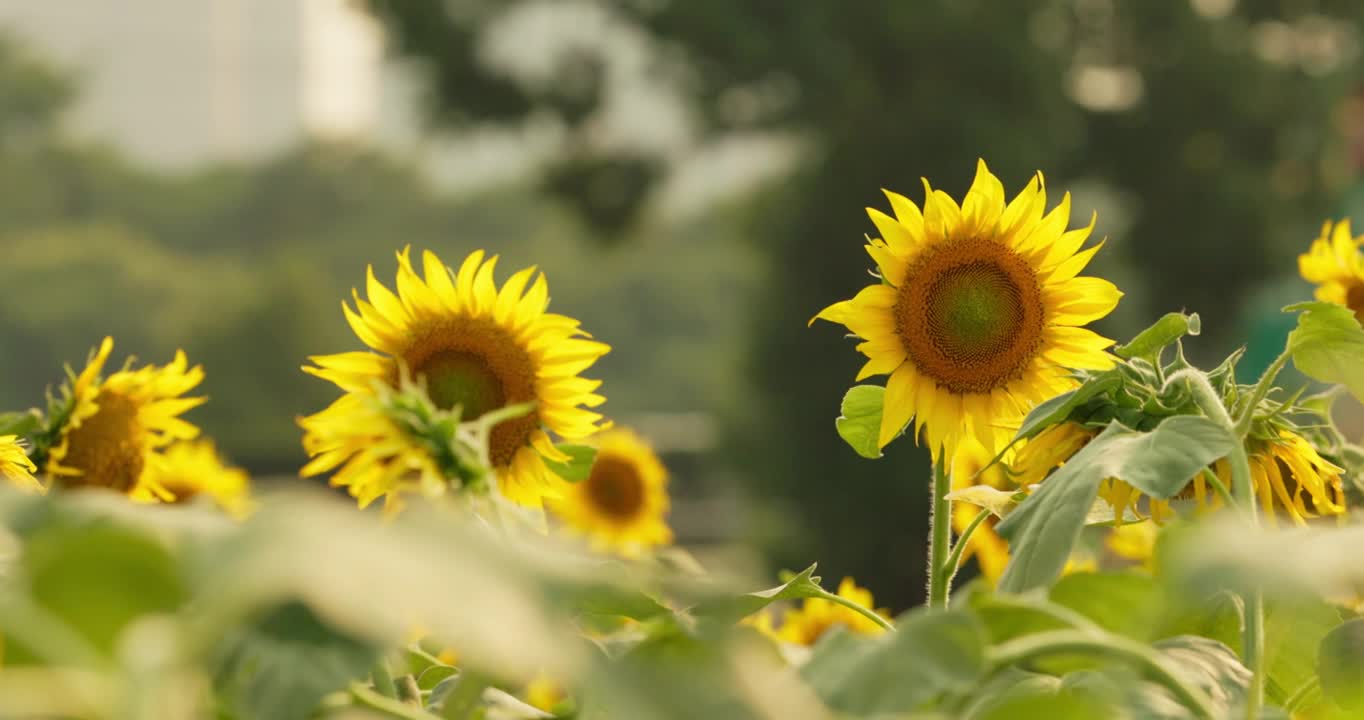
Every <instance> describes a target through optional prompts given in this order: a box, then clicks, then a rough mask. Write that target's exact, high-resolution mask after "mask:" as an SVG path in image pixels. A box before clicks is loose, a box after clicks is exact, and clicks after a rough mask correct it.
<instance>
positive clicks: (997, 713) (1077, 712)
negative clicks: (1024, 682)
mask: <svg viewBox="0 0 1364 720" xmlns="http://www.w3.org/2000/svg"><path fill="white" fill-rule="evenodd" d="M1120 712H1121V711H1120V710H1119V709H1118V708H1115V707H1113V706H1112V705H1110V704H1108V703H1104V702H1101V701H1099V700H1098V699H1096V698H1092V697H1086V696H1083V695H1076V694H1072V693H1068V692H1057V691H1056V690H1054V689H1053V690H1051V691H1047V690H1046V689H1044V688H1041V687H1037V686H1031V687H1022V688H1013V689H1010V690H1009V692H1008V693H1007V694H1006V695H1004V696H1003V697H1002V698H1000V699H999V701H998V702H994V703H991V704H990V706H989V707H988V709H986V710H984V711H983V712H981V713H980V714H973V715H970V716H969V718H970V720H1093V719H1094V718H1111V717H1120V715H1119V714H1118V713H1120Z"/></svg>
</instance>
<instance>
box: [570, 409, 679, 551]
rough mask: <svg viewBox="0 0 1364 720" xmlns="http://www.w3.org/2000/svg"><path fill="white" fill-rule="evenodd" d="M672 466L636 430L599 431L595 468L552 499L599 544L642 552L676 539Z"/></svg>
mask: <svg viewBox="0 0 1364 720" xmlns="http://www.w3.org/2000/svg"><path fill="white" fill-rule="evenodd" d="M667 486H668V471H667V468H665V467H664V466H663V463H662V462H661V461H660V460H659V459H658V456H657V455H655V454H654V451H653V449H652V448H650V447H649V445H648V444H647V443H645V442H644V440H642V439H641V438H640V437H639V436H638V435H636V434H635V433H633V432H631V431H629V430H624V429H616V430H608V431H606V432H604V433H602V434H601V435H600V436H599V439H598V441H597V456H596V458H595V459H594V460H593V461H592V470H591V472H590V473H589V474H588V476H587V477H586V478H585V479H583V480H582V481H580V482H577V483H573V484H572V485H569V486H568V487H567V488H565V490H564V492H563V494H562V495H560V496H559V497H557V498H554V499H552V500H550V505H549V507H550V510H551V511H553V512H554V514H555V515H557V516H559V517H560V518H562V519H563V520H564V522H565V523H566V524H567V525H568V527H569V528H571V529H572V530H574V531H576V532H578V533H581V534H583V535H586V536H588V537H589V538H591V542H592V545H593V547H596V548H598V549H602V550H606V549H610V550H614V551H616V552H619V553H621V554H623V555H627V556H634V555H638V554H639V553H640V552H642V551H643V550H646V549H648V548H650V547H654V546H656V545H665V544H667V543H669V542H672V538H673V534H672V530H670V529H669V528H668V525H667V523H666V522H665V521H664V515H666V514H667V512H668V487H667Z"/></svg>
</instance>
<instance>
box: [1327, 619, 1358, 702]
mask: <svg viewBox="0 0 1364 720" xmlns="http://www.w3.org/2000/svg"><path fill="white" fill-rule="evenodd" d="M1317 673H1318V674H1319V677H1320V678H1321V689H1322V692H1323V693H1325V694H1326V697H1328V698H1330V699H1331V700H1333V701H1334V702H1335V703H1336V704H1337V705H1339V706H1341V707H1343V708H1345V709H1347V710H1355V711H1360V710H1364V619H1356V620H1351V621H1350V622H1347V623H1345V624H1344V625H1341V626H1340V627H1338V628H1336V629H1335V630H1332V631H1331V632H1330V633H1328V634H1327V635H1326V637H1325V638H1322V641H1321V646H1320V648H1319V649H1318V650H1317Z"/></svg>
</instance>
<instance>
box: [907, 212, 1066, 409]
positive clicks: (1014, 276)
mask: <svg viewBox="0 0 1364 720" xmlns="http://www.w3.org/2000/svg"><path fill="white" fill-rule="evenodd" d="M899 292H900V297H899V299H898V300H897V301H896V304H895V320H896V330H897V332H898V334H899V336H900V340H901V342H903V343H904V347H905V352H906V354H907V355H908V356H909V359H910V360H911V361H912V362H913V363H914V365H915V367H916V368H917V369H918V370H919V372H921V373H923V374H924V375H926V376H928V377H930V378H932V379H933V380H935V381H936V382H937V384H938V385H940V386H942V387H943V388H945V389H947V390H949V391H951V392H955V393H959V394H968V393H988V392H990V391H991V390H994V389H996V388H999V387H1003V386H1005V385H1007V384H1008V383H1009V382H1012V381H1013V380H1016V379H1018V378H1020V377H1021V376H1022V374H1023V371H1024V370H1025V369H1026V368H1027V367H1028V364H1029V363H1031V362H1032V360H1033V359H1034V358H1035V357H1036V356H1037V354H1038V352H1039V350H1040V348H1041V345H1042V331H1043V329H1044V323H1045V312H1044V308H1043V306H1042V291H1041V288H1040V287H1039V284H1038V280H1037V274H1036V272H1035V271H1034V270H1033V269H1032V266H1031V265H1030V264H1029V263H1028V261H1027V260H1026V259H1025V258H1023V257H1022V256H1020V255H1018V254H1017V253H1015V252H1014V251H1013V250H1011V249H1009V248H1008V247H1005V246H1004V245H1002V244H1000V243H997V242H995V241H993V240H992V239H989V238H966V239H962V240H953V241H950V242H947V243H943V244H942V245H940V246H938V247H934V248H930V249H929V250H928V251H927V252H925V254H924V255H923V256H921V257H920V258H918V260H917V261H916V262H915V263H914V264H913V265H912V266H911V267H910V268H909V271H908V272H907V273H906V275H905V281H904V283H903V284H902V285H901V287H900V291H899Z"/></svg>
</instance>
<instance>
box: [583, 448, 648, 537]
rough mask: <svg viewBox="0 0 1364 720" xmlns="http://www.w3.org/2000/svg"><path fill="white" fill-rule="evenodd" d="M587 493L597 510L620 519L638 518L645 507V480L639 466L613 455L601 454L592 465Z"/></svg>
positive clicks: (587, 481)
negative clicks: (641, 476)
mask: <svg viewBox="0 0 1364 720" xmlns="http://www.w3.org/2000/svg"><path fill="white" fill-rule="evenodd" d="M583 482H585V483H587V495H588V497H589V498H591V500H592V506H593V507H594V508H595V509H596V511H597V512H598V513H600V514H602V515H605V516H606V517H609V518H612V519H613V520H618V521H628V520H632V519H634V518H635V517H637V516H638V515H639V514H640V512H641V511H642V510H643V509H644V481H643V479H641V478H640V476H639V472H638V471H637V470H636V469H635V466H634V465H633V464H631V463H629V462H626V461H624V460H619V459H616V458H613V457H598V458H597V461H596V463H594V464H593V465H592V474H591V475H589V476H588V478H587V479H586V480H584V481H583Z"/></svg>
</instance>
